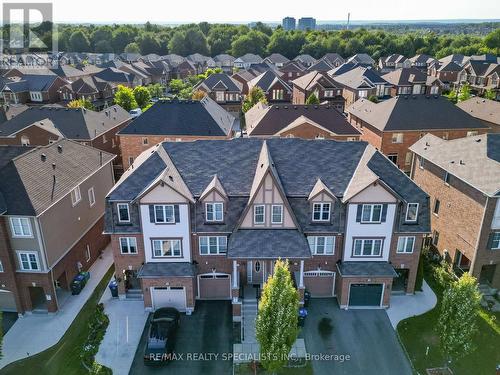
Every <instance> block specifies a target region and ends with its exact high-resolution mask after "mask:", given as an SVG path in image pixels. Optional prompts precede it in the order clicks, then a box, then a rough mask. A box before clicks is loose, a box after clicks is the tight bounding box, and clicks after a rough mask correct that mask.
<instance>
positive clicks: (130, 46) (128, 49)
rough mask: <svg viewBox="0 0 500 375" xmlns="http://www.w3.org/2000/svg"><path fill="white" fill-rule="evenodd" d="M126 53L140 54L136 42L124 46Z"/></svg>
mask: <svg viewBox="0 0 500 375" xmlns="http://www.w3.org/2000/svg"><path fill="white" fill-rule="evenodd" d="M124 52H126V53H141V49H140V48H139V46H138V44H137V43H136V42H132V43H129V44H127V45H126V46H125V51H124Z"/></svg>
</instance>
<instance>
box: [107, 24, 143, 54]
mask: <svg viewBox="0 0 500 375" xmlns="http://www.w3.org/2000/svg"><path fill="white" fill-rule="evenodd" d="M136 33H137V31H135V30H134V29H133V28H132V27H130V26H128V25H123V26H120V27H118V28H117V29H115V30H114V31H113V39H112V41H111V45H112V46H113V49H114V52H115V53H122V52H123V51H124V50H125V47H126V46H127V44H129V43H132V42H133V41H134V38H135V36H136Z"/></svg>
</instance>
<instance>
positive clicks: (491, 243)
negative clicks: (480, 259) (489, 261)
mask: <svg viewBox="0 0 500 375" xmlns="http://www.w3.org/2000/svg"><path fill="white" fill-rule="evenodd" d="M494 235H495V232H492V233H490V235H489V236H488V244H487V245H486V248H487V249H488V250H491V249H492V248H493V236H494Z"/></svg>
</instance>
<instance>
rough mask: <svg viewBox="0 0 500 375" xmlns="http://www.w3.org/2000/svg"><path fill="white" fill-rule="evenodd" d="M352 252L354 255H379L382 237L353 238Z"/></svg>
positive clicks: (380, 253)
mask: <svg viewBox="0 0 500 375" xmlns="http://www.w3.org/2000/svg"><path fill="white" fill-rule="evenodd" d="M352 254H353V256H356V257H380V256H381V255H382V239H376V238H374V239H371V238H363V239H361V238H358V239H355V240H354V249H353V252H352Z"/></svg>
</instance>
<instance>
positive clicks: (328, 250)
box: [307, 236, 335, 255]
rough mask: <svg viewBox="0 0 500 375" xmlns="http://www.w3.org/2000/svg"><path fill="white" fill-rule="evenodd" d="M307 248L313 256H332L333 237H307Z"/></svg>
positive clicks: (333, 248) (333, 249) (333, 250)
mask: <svg viewBox="0 0 500 375" xmlns="http://www.w3.org/2000/svg"><path fill="white" fill-rule="evenodd" d="M307 241H308V242H309V248H310V249H311V253H312V254H313V255H333V254H334V253H335V237H333V236H308V237H307Z"/></svg>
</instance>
